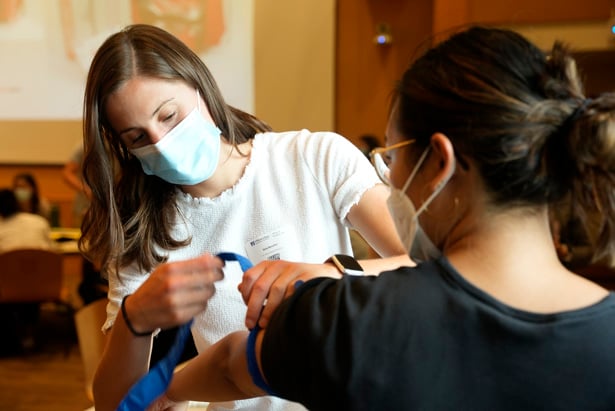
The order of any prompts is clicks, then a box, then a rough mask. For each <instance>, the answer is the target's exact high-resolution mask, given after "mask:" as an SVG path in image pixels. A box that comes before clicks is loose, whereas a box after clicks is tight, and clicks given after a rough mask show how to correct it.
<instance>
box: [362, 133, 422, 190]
mask: <svg viewBox="0 0 615 411" xmlns="http://www.w3.org/2000/svg"><path fill="white" fill-rule="evenodd" d="M414 142H416V140H406V141H402V142H401V143H397V144H393V145H392V146H388V147H376V148H375V149H373V150H372V151H371V152H370V153H369V158H370V159H371V161H372V164H373V166H374V168H375V169H376V174H378V177H380V179H381V180H382V182H383V183H385V184H387V185H390V184H391V180H390V174H391V170H389V163H390V162H391V157H390V156H389V155H386V154H385V153H387V152H389V151H391V150H396V149H398V148H402V147H405V146H408V145H410V144H413V143H414Z"/></svg>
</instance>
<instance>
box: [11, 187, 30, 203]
mask: <svg viewBox="0 0 615 411" xmlns="http://www.w3.org/2000/svg"><path fill="white" fill-rule="evenodd" d="M13 193H14V194H15V197H16V198H17V201H19V202H24V201H30V199H31V198H32V190H30V189H29V188H26V187H17V188H15V189H14V190H13Z"/></svg>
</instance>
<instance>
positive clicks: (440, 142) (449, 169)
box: [431, 133, 456, 191]
mask: <svg viewBox="0 0 615 411" xmlns="http://www.w3.org/2000/svg"><path fill="white" fill-rule="evenodd" d="M431 150H432V153H433V155H434V156H435V159H436V160H437V162H438V164H439V169H438V172H437V173H436V175H435V176H434V178H433V180H432V181H431V186H432V189H433V190H434V191H435V190H437V189H439V188H440V186H441V185H443V184H446V183H447V182H448V180H450V178H451V177H452V175H453V173H454V172H455V164H456V159H455V150H454V149H453V143H451V140H449V139H448V137H447V136H446V135H444V134H442V133H434V134H433V135H432V136H431Z"/></svg>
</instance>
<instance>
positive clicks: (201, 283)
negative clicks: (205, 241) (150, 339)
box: [125, 254, 224, 332]
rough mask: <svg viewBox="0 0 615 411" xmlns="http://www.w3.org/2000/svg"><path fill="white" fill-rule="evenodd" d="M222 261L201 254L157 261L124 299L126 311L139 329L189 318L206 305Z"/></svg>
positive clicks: (147, 328) (160, 326)
mask: <svg viewBox="0 0 615 411" xmlns="http://www.w3.org/2000/svg"><path fill="white" fill-rule="evenodd" d="M223 265H224V263H223V262H222V260H220V259H219V258H217V257H214V256H212V255H210V254H205V255H202V256H200V257H197V258H193V259H190V260H185V261H177V262H172V263H165V264H161V265H160V266H159V267H158V268H156V269H155V270H154V272H152V274H151V275H150V276H149V278H148V279H147V280H146V281H145V282H144V283H143V284H142V285H141V286H140V287H139V289H137V291H135V292H134V293H133V295H131V296H130V298H128V299H126V305H125V308H126V312H127V314H128V317H129V318H130V322H131V324H132V325H133V327H134V328H135V329H136V330H137V331H139V332H146V331H148V330H155V329H156V328H170V327H174V326H176V325H180V324H183V323H185V322H187V321H189V320H190V319H191V318H192V317H194V316H195V315H196V314H198V313H200V312H202V311H203V310H205V308H206V307H207V301H208V300H209V299H210V298H211V297H212V296H213V295H214V292H215V287H214V283H215V282H216V281H219V280H221V279H222V278H223V277H224V274H223V272H222V267H223Z"/></svg>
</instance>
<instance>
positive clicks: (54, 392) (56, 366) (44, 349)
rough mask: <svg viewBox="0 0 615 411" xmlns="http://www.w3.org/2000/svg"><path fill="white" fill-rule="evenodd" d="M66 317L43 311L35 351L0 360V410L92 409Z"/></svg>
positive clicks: (79, 357)
mask: <svg viewBox="0 0 615 411" xmlns="http://www.w3.org/2000/svg"><path fill="white" fill-rule="evenodd" d="M68 320H69V318H68V317H66V315H58V314H57V313H55V312H51V310H43V311H42V315H41V319H40V322H39V325H38V327H37V333H36V341H37V347H35V348H34V349H33V350H32V351H30V352H28V353H22V354H19V355H14V356H10V357H3V358H0V410H11V411H43V410H44V411H83V410H86V409H88V408H89V407H91V406H92V403H91V402H90V401H89V400H88V398H87V396H86V394H85V378H84V375H83V366H82V363H81V356H80V352H79V346H78V344H77V338H76V334H75V330H74V327H73V326H72V323H71V322H69V321H68Z"/></svg>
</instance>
